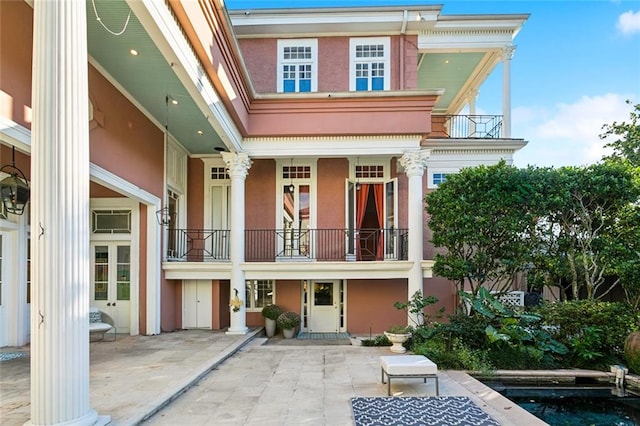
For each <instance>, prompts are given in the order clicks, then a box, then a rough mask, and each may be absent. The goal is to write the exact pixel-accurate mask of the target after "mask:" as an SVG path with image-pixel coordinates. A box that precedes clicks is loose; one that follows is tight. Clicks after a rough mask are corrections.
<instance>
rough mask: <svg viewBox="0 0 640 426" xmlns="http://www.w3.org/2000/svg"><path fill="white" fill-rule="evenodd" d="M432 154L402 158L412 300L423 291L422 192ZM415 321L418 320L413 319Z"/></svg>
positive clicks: (415, 153) (410, 154) (425, 152)
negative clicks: (415, 294) (406, 180)
mask: <svg viewBox="0 0 640 426" xmlns="http://www.w3.org/2000/svg"><path fill="white" fill-rule="evenodd" d="M430 154H431V152H430V151H428V150H422V151H420V150H416V151H407V152H405V153H404V155H403V156H402V157H401V158H400V165H401V166H402V167H403V168H404V172H405V174H406V175H407V178H408V181H409V185H408V188H407V211H408V216H409V217H408V224H409V254H408V260H409V261H410V262H412V265H411V269H410V270H409V279H408V283H407V285H408V288H407V289H408V292H409V294H408V297H409V298H411V296H413V294H414V293H415V292H416V291H420V292H421V293H423V294H424V291H423V288H422V287H423V282H424V280H423V276H422V265H421V262H422V256H423V254H422V247H423V244H424V242H423V238H424V236H423V227H424V223H423V221H424V219H423V218H424V216H423V212H424V208H425V206H424V194H423V192H422V176H423V175H424V168H425V167H426V165H427V160H428V158H429V155H430ZM411 315H412V314H409V318H407V321H408V324H413V322H412V320H411ZM413 320H418V319H417V318H415V317H414V318H413Z"/></svg>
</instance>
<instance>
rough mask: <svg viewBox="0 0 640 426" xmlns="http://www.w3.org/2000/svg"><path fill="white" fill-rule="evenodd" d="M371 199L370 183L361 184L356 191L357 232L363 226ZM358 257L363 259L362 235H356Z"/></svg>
mask: <svg viewBox="0 0 640 426" xmlns="http://www.w3.org/2000/svg"><path fill="white" fill-rule="evenodd" d="M368 199H369V184H368V183H363V184H360V189H359V190H357V191H356V232H359V231H360V229H361V228H362V221H363V220H364V214H365V212H366V211H367V200H368ZM356 259H357V260H362V253H361V252H360V237H359V236H358V237H356Z"/></svg>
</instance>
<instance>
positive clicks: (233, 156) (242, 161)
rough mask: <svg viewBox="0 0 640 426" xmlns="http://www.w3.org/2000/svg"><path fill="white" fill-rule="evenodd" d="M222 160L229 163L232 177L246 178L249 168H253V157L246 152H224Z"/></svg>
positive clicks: (228, 166)
mask: <svg viewBox="0 0 640 426" xmlns="http://www.w3.org/2000/svg"><path fill="white" fill-rule="evenodd" d="M222 160H223V161H224V163H225V164H226V165H227V170H228V171H229V177H230V178H231V179H233V178H236V177H239V178H242V179H244V178H246V177H247V174H248V172H249V169H250V168H251V159H250V158H249V156H248V155H247V154H246V153H244V152H239V153H234V152H223V153H222Z"/></svg>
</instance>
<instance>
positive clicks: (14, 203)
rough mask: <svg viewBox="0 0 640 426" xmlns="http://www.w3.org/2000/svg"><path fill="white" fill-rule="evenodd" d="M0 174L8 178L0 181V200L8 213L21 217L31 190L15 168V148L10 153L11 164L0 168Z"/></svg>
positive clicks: (20, 172) (23, 176) (22, 174)
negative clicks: (4, 174) (3, 173)
mask: <svg viewBox="0 0 640 426" xmlns="http://www.w3.org/2000/svg"><path fill="white" fill-rule="evenodd" d="M0 172H5V173H8V174H9V176H7V177H6V178H4V179H2V181H0V198H2V204H3V205H4V208H5V210H6V211H7V212H8V213H13V214H16V215H21V214H22V213H24V208H25V207H26V206H27V203H28V202H29V196H30V194H31V190H30V189H29V182H28V181H27V178H26V176H25V175H24V173H22V171H21V170H20V169H19V168H17V167H16V147H15V146H14V147H13V150H12V152H11V164H6V165H4V166H2V167H1V168H0Z"/></svg>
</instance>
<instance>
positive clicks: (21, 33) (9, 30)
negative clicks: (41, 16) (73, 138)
mask: <svg viewBox="0 0 640 426" xmlns="http://www.w3.org/2000/svg"><path fill="white" fill-rule="evenodd" d="M18 41H19V42H18ZM31 45H33V9H31V7H29V5H28V4H27V3H26V2H24V1H0V116H3V117H7V118H9V119H10V120H13V121H15V122H16V123H18V124H20V125H21V126H24V127H26V128H27V129H30V128H31V49H28V48H25V46H31ZM25 173H26V172H25Z"/></svg>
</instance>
